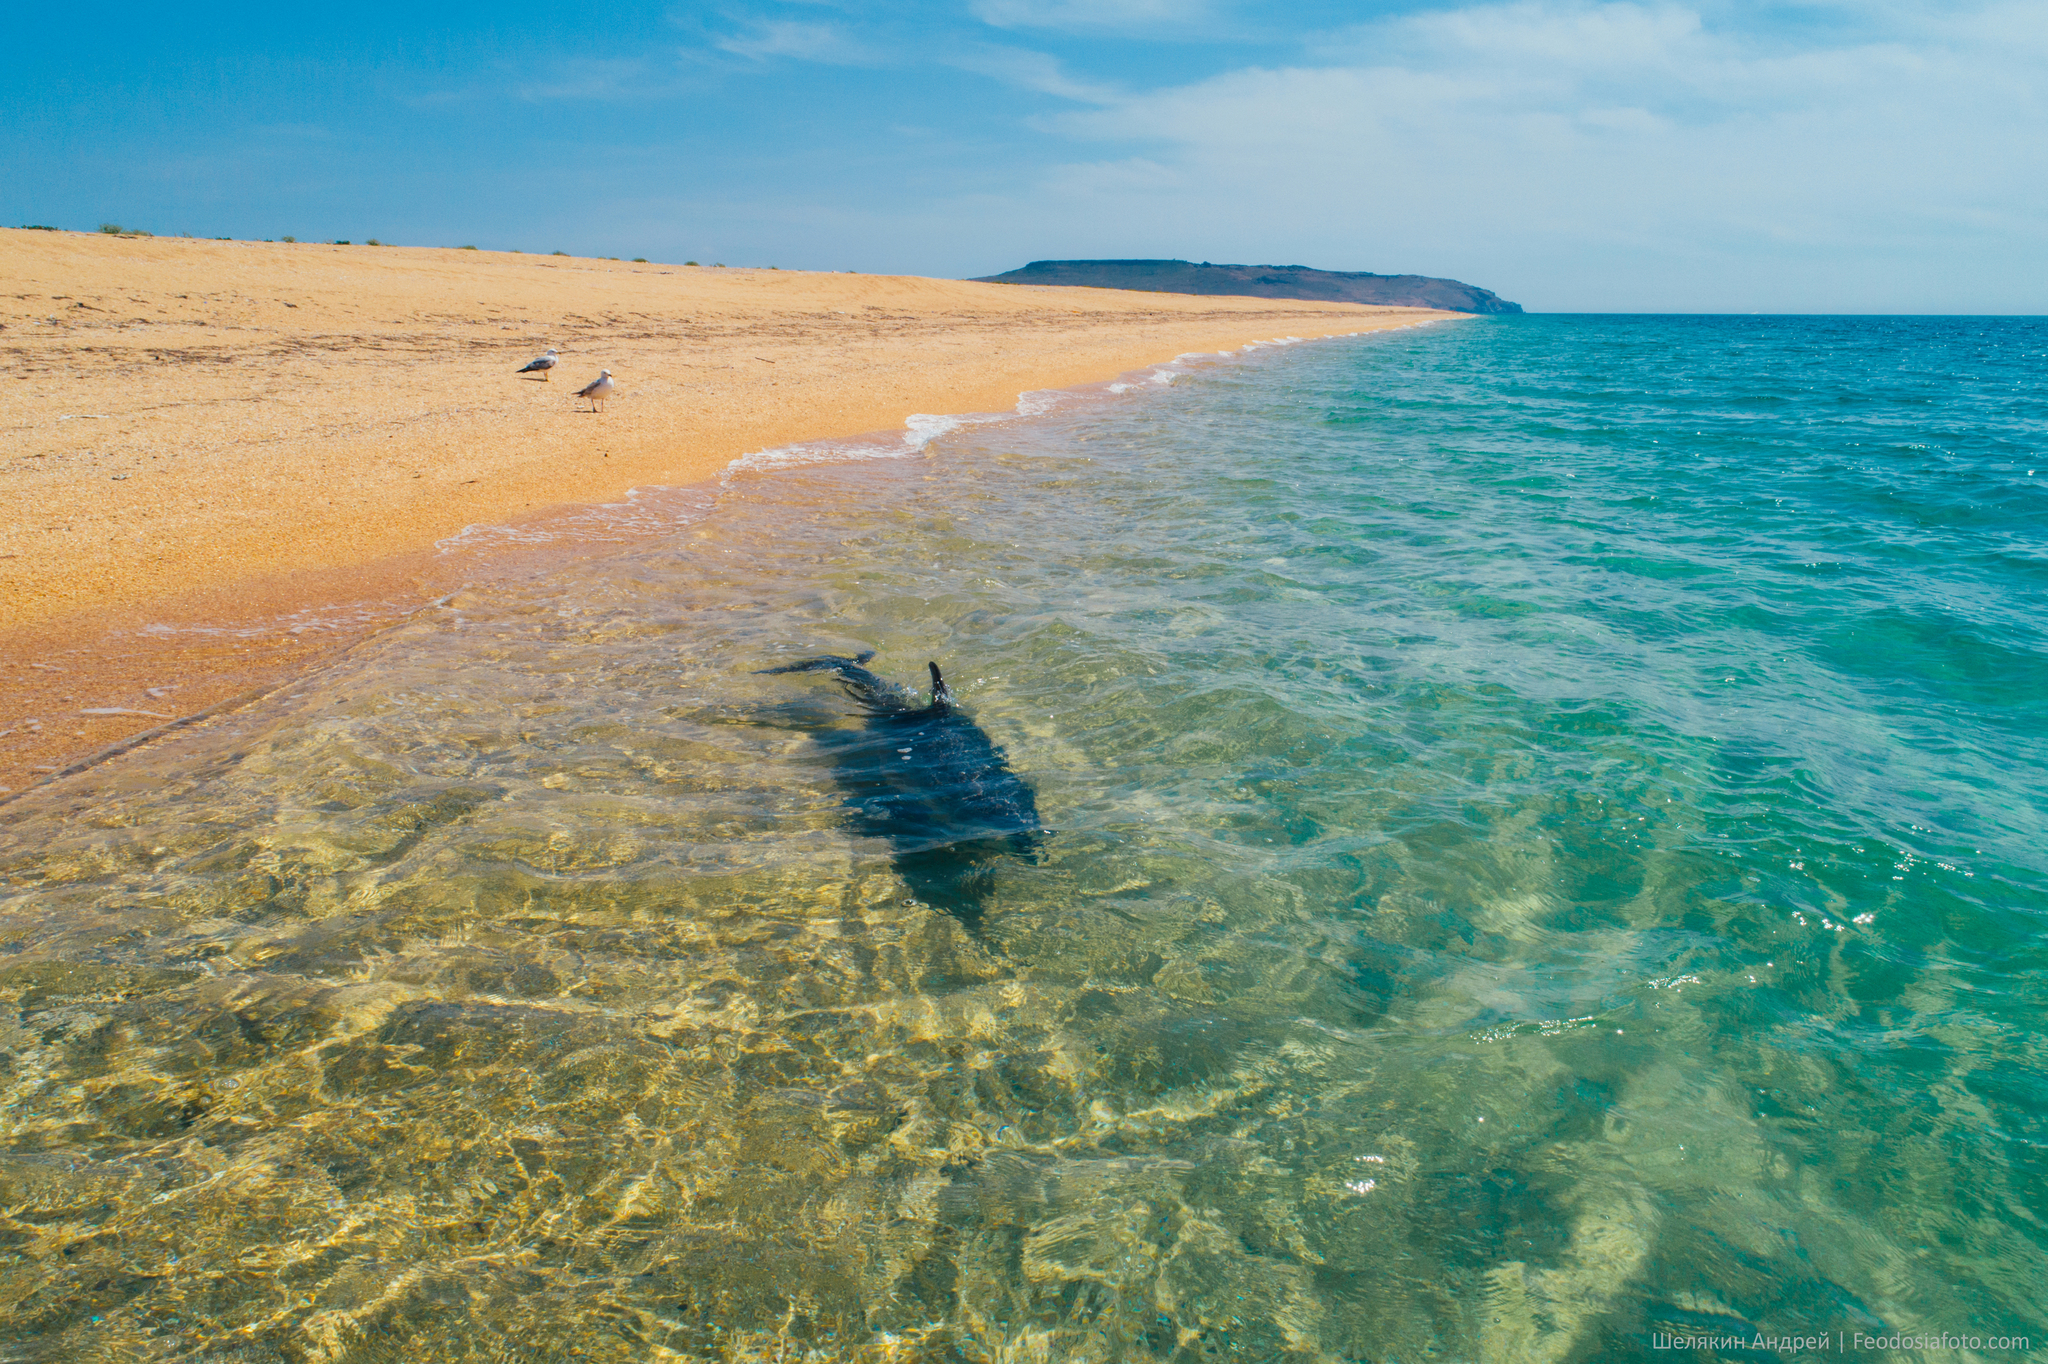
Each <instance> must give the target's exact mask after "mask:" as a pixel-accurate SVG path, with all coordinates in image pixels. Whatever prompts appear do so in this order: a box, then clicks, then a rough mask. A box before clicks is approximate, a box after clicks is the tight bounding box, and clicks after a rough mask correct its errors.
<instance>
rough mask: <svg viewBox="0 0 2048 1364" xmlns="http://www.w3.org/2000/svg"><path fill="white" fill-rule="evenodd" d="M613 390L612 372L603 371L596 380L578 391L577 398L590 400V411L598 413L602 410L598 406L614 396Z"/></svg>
mask: <svg viewBox="0 0 2048 1364" xmlns="http://www.w3.org/2000/svg"><path fill="white" fill-rule="evenodd" d="M612 388H613V384H612V372H611V371H610V370H608V369H601V370H599V371H598V372H597V377H596V378H595V379H592V380H591V381H590V382H589V383H587V384H585V385H584V386H583V387H581V388H579V389H577V390H576V396H577V397H579V398H588V399H590V410H591V411H592V412H596V411H599V410H600V409H599V407H598V404H599V403H601V402H603V401H604V400H605V399H606V398H609V397H611V396H612Z"/></svg>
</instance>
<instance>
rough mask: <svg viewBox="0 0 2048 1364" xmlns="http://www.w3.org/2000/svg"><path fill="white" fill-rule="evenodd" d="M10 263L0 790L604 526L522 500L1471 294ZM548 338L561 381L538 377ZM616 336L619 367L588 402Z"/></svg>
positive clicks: (682, 484)
mask: <svg viewBox="0 0 2048 1364" xmlns="http://www.w3.org/2000/svg"><path fill="white" fill-rule="evenodd" d="M0 277H4V279H5V280H6V282H8V283H9V284H11V285H12V286H13V287H12V288H10V289H7V290H4V291H0V295H6V296H7V297H5V298H4V300H0V350H4V351H5V352H7V353H8V356H9V358H10V359H11V360H12V361H13V365H12V368H13V370H14V383H13V384H12V385H11V389H12V392H13V394H14V397H15V401H14V402H13V403H10V404H9V408H10V413H9V417H8V419H7V420H6V423H5V425H6V427H7V429H8V430H9V433H10V436H11V437H12V439H11V440H10V442H9V443H10V445H11V446H13V447H14V451H13V453H12V454H10V456H9V457H8V458H7V459H6V461H5V463H4V466H0V467H4V468H5V470H6V473H7V476H8V478H9V481H10V483H11V485H12V487H11V489H10V491H11V492H12V493H13V494H14V495H13V497H12V498H10V501H11V503H12V504H13V508H14V514H13V515H12V516H11V517H9V518H8V521H7V523H6V535H5V540H4V542H0V604H4V606H5V622H6V623H5V625H4V626H0V658H4V659H5V660H6V661H7V668H6V676H7V680H8V682H9V683H10V686H9V687H8V689H7V693H6V694H7V698H8V699H7V704H6V705H5V707H4V708H0V799H6V798H8V797H10V796H12V795H15V794H19V793H21V792H23V791H25V790H26V789H29V788H31V787H32V786H35V785H40V784H42V783H43V782H44V781H46V780H51V779H54V778H55V777H56V776H58V775H61V774H62V773H63V772H64V771H67V770H70V769H72V768H73V767H74V766H75V765H76V764H77V763H79V762H80V761H81V760H86V761H96V760H99V759H100V758H103V757H104V756H106V755H107V751H108V750H109V749H110V748H112V747H116V746H125V745H131V744H132V743H133V742H134V741H135V739H136V736H138V735H142V734H146V733H148V732H150V731H152V730H154V729H157V728H160V727H163V726H165V725H166V724H168V723H171V722H173V721H179V720H182V719H184V718H186V717H190V716H192V715H194V714H196V713H198V712H202V711H208V710H213V709H218V708H219V707H221V705H222V704H223V703H225V702H229V701H232V700H234V699H235V698H237V697H240V698H243V699H247V698H248V697H249V696H251V695H255V694H261V693H262V692H264V691H267V690H272V689H274V688H275V687H276V686H277V685H279V684H281V683H283V682H286V681H289V680H290V679H291V678H292V677H294V676H297V675H300V674H302V673H303V672H305V671H306V670H307V669H309V668H313V667H318V666H320V665H321V664H322V663H324V662H326V661H327V660H329V659H331V658H332V657H334V656H336V655H337V654H338V653H339V652H340V651H341V650H343V649H345V648H347V647H349V646H350V645H352V644H353V643H355V642H356V641H357V640H360V639H362V638H364V637H365V636H366V635H368V634H370V633H373V632H374V631H376V630H378V629H381V628H383V627H384V626H386V625H388V624H390V623H392V622H393V621H396V620H398V619H401V618H403V617H404V616H406V615H409V614H411V613H412V612H413V611H416V610H417V609H419V608H420V607H421V606H423V605H425V604H427V603H428V602H429V601H430V600H431V599H432V598H434V597H435V596H437V595H440V594H442V593H445V592H448V591H452V590H455V589H456V588H458V587H460V586H461V585H462V583H463V582H465V581H469V580H471V579H473V578H475V577H477V576H478V575H479V574H481V575H483V576H485V577H489V576H492V575H494V574H496V573H501V572H525V571H536V570H538V569H540V568H543V567H545V564H546V563H547V562H548V561H550V560H552V559H555V558H557V557H559V556H560V555H563V554H571V555H578V556H580V555H584V554H590V553H597V552H602V551H603V549H604V548H605V547H606V545H608V544H611V543H616V541H615V540H614V539H612V538H609V537H607V538H605V539H599V540H594V541H590V540H586V541H569V542H562V543H540V544H536V543H532V542H531V541H528V540H525V539H523V538H522V537H521V536H520V535H519V534H518V533H517V528H518V527H520V526H528V527H536V528H537V527H544V526H547V525H557V526H559V525H561V524H564V523H567V522H570V521H573V520H575V519H576V518H577V517H578V516H579V515H584V514H587V513H589V512H591V511H593V510H597V509H600V508H604V507H608V506H616V505H619V504H622V503H626V502H627V501H628V499H629V496H630V495H633V494H634V493H635V490H641V491H647V490H655V491H661V492H681V491H683V490H687V489H689V488H691V487H693V486H699V485H707V484H709V483H711V482H712V481H713V480H715V479H717V478H719V477H721V476H722V475H724V474H725V473H726V471H727V470H728V469H730V468H732V467H733V466H734V465H735V463H736V462H738V461H740V460H742V459H744V458H746V457H748V456H758V455H765V454H772V453H774V452H776V451H780V450H786V449H788V448H790V447H799V446H805V445H818V444H821V443H827V444H847V445H858V444H861V443H863V442H866V443H873V442H877V441H879V442H882V443H884V444H886V443H887V442H888V441H889V440H890V439H892V438H896V439H901V438H903V434H904V433H905V432H906V430H908V429H909V428H907V427H906V425H905V423H906V422H908V421H927V422H937V423H939V424H940V425H942V426H943V425H956V424H958V423H959V422H961V421H981V420H1001V419H1003V418H1004V415H1005V414H1007V413H1008V412H1009V411H1010V410H1011V409H1012V406H1013V404H1014V403H1015V402H1017V401H1018V398H1019V395H1020V394H1024V393H1031V392H1035V391H1044V390H1067V389H1077V388H1084V387H1088V386H1093V385H1103V384H1106V383H1108V382H1109V381H1111V380H1112V379H1114V378H1116V377H1117V376H1120V375H1124V374H1128V373H1130V372H1133V371H1136V370H1140V369H1144V368H1147V367H1149V366H1154V365H1159V364H1166V363H1170V362H1171V359H1172V358H1173V357H1178V356H1184V355H1188V354H1191V353H1198V352H1203V351H1206V352H1209V353H1211V354H1213V353H1215V352H1217V351H1221V350H1233V351H1235V350H1239V349H1241V348H1243V347H1246V346H1247V345H1251V344H1253V343H1267V342H1270V341H1271V340H1272V339H1273V338H1275V337H1276V336H1293V337H1299V338H1301V339H1319V338H1323V337H1328V336H1337V335H1348V334H1353V333H1358V332H1364V331H1375V330H1382V329H1388V328H1392V327H1398V326H1405V325H1410V324H1412V323H1415V322H1418V321H1433V320H1447V319H1450V318H1454V317H1459V316H1462V315H1461V314H1453V313H1442V312H1433V311H1431V310H1427V309H1413V308H1372V307H1367V306H1364V305H1358V304H1322V303H1312V302H1296V301H1292V300H1269V299H1255V298H1223V299H1215V298H1206V297H1199V296H1180V295H1154V294H1127V293H1122V292H1119V291H1113V290H1100V289H1066V288H1042V287H1035V286H1017V285H999V284H974V283H970V282H964V281H951V280H929V279H919V278H915V277H883V276H861V275H822V274H809V273H802V272H796V271H767V270H723V269H716V270H714V269H708V268H698V267H687V266H667V265H655V264H645V263H633V264H626V263H623V262H614V261H601V260H586V259H577V258H547V257H533V256H520V255H516V254H509V253H495V252H474V251H466V250H456V249H438V248H401V247H336V246H320V245H313V244H298V245H284V244H270V243H260V242H201V241H192V240H185V239H165V238H153V239H147V240H134V239H125V238H110V237H101V236H97V235H90V234H82V233H56V234H52V233H43V232H33V231H21V230H5V229H0ZM549 345H553V346H557V347H558V348H560V349H561V350H562V351H563V360H562V363H561V365H560V366H558V368H557V370H556V371H555V373H554V374H553V375H551V376H550V379H549V381H548V382H534V381H533V380H532V379H531V378H526V379H521V378H518V377H515V373H514V371H516V370H517V369H518V367H519V366H520V365H523V364H524V363H525V362H526V360H527V359H529V358H531V356H532V355H533V354H537V353H539V351H540V350H542V349H545V348H546V347H547V346H549ZM599 367H603V368H609V369H611V370H612V371H613V373H614V375H615V376H616V380H617V383H618V385H619V388H618V392H617V393H616V395H615V396H614V398H613V399H612V400H611V401H610V402H608V403H607V404H606V410H605V411H604V412H603V413H591V412H589V411H587V410H585V411H582V412H578V411H576V409H577V408H578V407H585V408H587V404H578V403H576V402H575V401H574V400H573V398H572V396H571V395H572V394H573V392H574V389H575V388H576V387H578V386H580V384H581V383H582V382H584V381H587V379H588V378H589V377H591V375H592V374H594V373H595V371H596V369H598V368H599ZM585 369H588V370H590V371H591V374H584V373H583V371H584V370H585ZM564 374H566V375H568V376H569V378H570V381H569V382H564V381H563V377H562V376H563V375H564ZM930 413H942V414H947V415H946V416H945V417H921V416H918V415H916V414H930ZM755 467H760V466H755ZM508 526H509V527H512V528H513V530H514V533H513V534H511V535H510V536H508V537H501V538H500V539H499V540H498V541H497V542H496V543H492V544H488V545H485V546H483V547H482V548H481V549H479V550H477V551H476V552H470V550H469V547H468V546H465V545H459V544H458V546H457V547H456V550H455V552H450V550H449V549H448V542H450V541H460V540H461V539H463V538H464V537H467V536H469V535H470V533H471V532H472V531H476V530H478V529H480V528H482V529H493V528H506V527H508ZM667 528H668V527H667V526H665V525H653V526H649V527H648V528H647V529H646V531H645V533H648V534H655V533H661V532H662V531H664V530H666V529H667ZM483 538H485V539H489V538H490V537H483Z"/></svg>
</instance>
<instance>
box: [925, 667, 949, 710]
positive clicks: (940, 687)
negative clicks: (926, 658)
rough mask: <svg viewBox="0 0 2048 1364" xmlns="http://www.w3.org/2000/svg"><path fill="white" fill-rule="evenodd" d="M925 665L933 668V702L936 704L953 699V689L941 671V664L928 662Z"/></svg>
mask: <svg viewBox="0 0 2048 1364" xmlns="http://www.w3.org/2000/svg"><path fill="white" fill-rule="evenodd" d="M925 666H926V667H927V668H930V669H931V670H932V703H933V704H934V705H936V704H937V703H939V702H940V701H950V700H952V699H953V689H952V688H951V687H949V686H947V685H946V679H945V678H944V677H943V676H942V675H941V674H940V672H939V665H938V664H936V663H926V664H925Z"/></svg>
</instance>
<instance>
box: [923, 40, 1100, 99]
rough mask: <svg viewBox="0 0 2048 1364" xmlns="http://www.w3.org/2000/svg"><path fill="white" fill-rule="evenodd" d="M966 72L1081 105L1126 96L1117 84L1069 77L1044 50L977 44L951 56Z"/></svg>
mask: <svg viewBox="0 0 2048 1364" xmlns="http://www.w3.org/2000/svg"><path fill="white" fill-rule="evenodd" d="M947 65H949V66H955V67H958V68H959V69H960V70H962V71H973V72H976V73H977V74H980V75H983V76H993V77H994V78H995V79H997V80H999V81H1002V82H1003V83H1004V84H1006V85H1014V86H1016V87H1018V88H1019V89H1023V90H1032V91H1036V92H1037V93H1039V94H1041V95H1053V96H1056V97H1057V98H1059V99H1070V100H1073V101H1075V102H1076V103H1080V104H1110V103H1113V102H1115V101H1116V100H1118V99H1119V98H1121V97H1122V93H1123V92H1122V91H1120V90H1118V89H1116V88H1115V87H1113V86H1108V85H1100V84H1097V83H1095V82H1093V81H1085V80H1079V79H1076V78H1075V77H1073V76H1069V75H1068V74H1067V72H1066V69H1065V68H1064V67H1063V66H1061V65H1060V63H1059V61H1058V60H1057V59H1056V58H1054V57H1051V56H1048V55H1047V54H1045V53H1043V52H1032V51H1028V50H1026V49H1024V48H1016V47H976V48H970V49H967V50H965V51H962V52H957V53H955V54H954V55H953V56H951V57H949V58H947Z"/></svg>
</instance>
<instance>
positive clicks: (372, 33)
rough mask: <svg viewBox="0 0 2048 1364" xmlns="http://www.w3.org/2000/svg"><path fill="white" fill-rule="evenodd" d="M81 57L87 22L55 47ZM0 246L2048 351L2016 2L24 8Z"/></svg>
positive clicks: (2026, 27)
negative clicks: (218, 243)
mask: <svg viewBox="0 0 2048 1364" xmlns="http://www.w3.org/2000/svg"><path fill="white" fill-rule="evenodd" d="M81 16H87V17H81ZM13 24H14V27H15V30H16V33H17V36H16V38H15V39H14V40H12V41H10V42H9V43H8V44H7V45H6V49H7V50H6V52H5V53H4V55H0V89H4V90H5V94H4V95H0V100H4V103H5V106H6V108H7V109H8V112H9V117H10V123H11V129H12V136H11V137H10V138H9V139H8V140H7V141H6V143H5V144H4V145H0V222H4V223H6V224H9V225H12V224H16V223H28V222H36V223H54V224H57V225H59V226H65V227H92V226H94V225H96V224H98V223H100V222H103V221H118V222H122V223H126V224H130V225H134V226H141V227H145V228H147V229H149V230H151V231H154V232H158V233H175V232H191V233H193V234H195V235H199V236H235V237H276V236H279V235H282V234H285V233H291V234H294V235H296V236H298V237H300V238H301V239H307V240H310V239H315V238H333V237H348V238H352V239H355V240H358V241H360V240H362V239H364V238H366V237H371V236H376V237H379V238H382V239H384V240H387V241H397V242H401V243H405V244H415V245H461V244H465V243H474V244H476V245H479V246H485V247H518V248H521V249H524V250H528V251H551V250H556V249H561V250H567V251H572V252H576V253H579V254H582V253H588V254H599V255H620V256H642V255H644V256H648V257H651V258H654V259H657V260H682V259H698V260H703V261H706V262H709V261H712V260H721V261H725V262H728V263H730V264H734V265H742V264H745V265H770V264H773V265H780V266H782V267H783V268H785V269H790V268H814V269H853V270H860V271H862V272H865V273H878V272H902V273H915V274H930V275H946V276H963V275H975V274H985V273H993V272H995V271H998V270H1003V269H1008V268H1010V267H1013V266H1016V265H1020V264H1022V263H1024V262H1025V261H1027V260H1031V259H1035V258H1067V257H1099V256H1181V257H1187V258H1191V259H1196V260H1215V261H1234V262H1247V263H1275V264H1305V265H1315V266H1321V267H1324V268H1328V269H1351V270H1376V271H1384V272H1398V271H1414V272H1417V273H1422V274H1431V275H1448V276H1452V277H1454V278H1458V279H1463V280H1467V281H1469V282H1471V283H1475V284H1479V285H1483V286H1485V287H1487V288H1491V289H1495V290H1497V291H1499V292H1500V293H1501V294H1503V295H1504V296H1506V297H1508V298H1512V299H1516V300H1518V301H1520V302H1522V303H1523V304H1525V305H1526V306H1528V307H1530V308H1532V309H1537V310H1547V311H1575V310H1610V309H1612V310H1645V311H1740V312H1748V311H1785V312H1796V311H1844V312H1873V311H1874V312H1886V311H1901V312H2029V313H2041V312H2048V133H2044V131H2043V130H2044V129H2048V0H1983V2H1978V0H1969V2H1961V0H1959V2H1958V3H1941V2H1939V0H1935V2H1933V3H1920V4H1910V5H1907V4H1893V3H1889V0H1869V3H1858V4H1838V3H1811V4H1779V3H1767V2H1765V0H1725V2H1723V0H1708V2H1706V3H1675V2H1674V3H1665V2H1664V0H1625V2H1621V3H1575V2H1571V0H1515V2H1514V3H1505V4H1501V3H1477V4H1412V3H1406V4H1404V3H1386V4H1370V3H1367V4H1348V5H1340V4H1331V3H1323V2H1322V0H1304V2H1303V3H1296V4H1293V5H1289V6H1284V7H1283V6H1276V5H1273V4H1270V3H1268V4H1263V5H1252V4H1245V3H1235V0H966V2H965V3H937V2H936V0H932V2H930V3H925V2H924V0H905V2H904V3H898V4H878V3H854V2H851V0H849V2H846V3H839V2H836V0H747V2H745V3H734V4H730V5H717V6H709V5H691V4H683V5H670V6H660V5H640V4H622V5H615V6H610V7H603V8H600V7H595V6H589V5H581V4H570V3H563V4H555V5H542V4H532V3H528V4H524V5H519V6H494V7H488V8H486V7H482V6H421V5H411V6H401V5H396V4H388V3H366V4H347V5H331V6H313V5H266V6H263V7H260V8H257V7H250V8H244V7H241V6H198V7H188V8H180V7H175V6H161V5H159V6H150V7H144V6H139V5H117V6H114V7H112V8H111V9H108V10H103V11H79V10H75V9H70V10H63V9H59V8H57V7H40V8H38V9H33V10H31V9H26V8H18V9H17V10H16V11H15V13H14V15H13Z"/></svg>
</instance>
